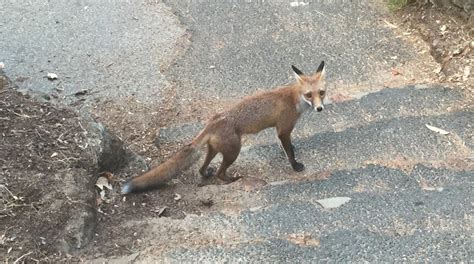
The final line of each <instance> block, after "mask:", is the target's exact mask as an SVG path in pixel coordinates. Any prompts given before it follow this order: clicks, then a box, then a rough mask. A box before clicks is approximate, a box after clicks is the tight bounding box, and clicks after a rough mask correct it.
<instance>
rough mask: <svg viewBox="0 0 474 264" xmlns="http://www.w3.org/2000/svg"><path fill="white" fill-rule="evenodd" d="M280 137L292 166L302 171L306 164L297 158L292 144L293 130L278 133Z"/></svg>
mask: <svg viewBox="0 0 474 264" xmlns="http://www.w3.org/2000/svg"><path fill="white" fill-rule="evenodd" d="M278 138H279V139H280V141H281V145H282V146H283V149H284V150H285V153H286V156H287V157H288V160H289V161H290V164H291V167H292V168H293V170H295V171H297V172H300V171H303V170H304V165H303V163H299V162H297V161H296V159H295V151H294V148H293V144H291V131H290V132H289V133H288V132H287V133H281V134H279V135H278Z"/></svg>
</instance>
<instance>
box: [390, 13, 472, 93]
mask: <svg viewBox="0 0 474 264" xmlns="http://www.w3.org/2000/svg"><path fill="white" fill-rule="evenodd" d="M391 20H392V21H393V22H394V24H395V25H398V26H400V28H401V30H402V31H403V33H402V34H403V35H406V36H407V37H412V38H413V39H419V38H420V37H421V39H423V41H424V42H426V44H427V45H428V46H429V48H430V55H431V56H433V58H434V59H435V60H436V61H437V62H438V63H439V67H438V68H437V69H435V70H434V73H436V74H437V77H438V80H434V81H438V82H446V83H453V84H456V86H457V87H461V88H462V89H465V90H466V92H468V94H470V95H471V96H472V92H473V91H474V90H473V89H474V88H473V87H474V78H472V72H473V71H474V69H473V68H472V65H473V62H474V51H473V50H474V40H473V39H474V15H473V14H472V12H471V14H469V13H467V12H466V11H464V10H462V9H459V8H456V7H455V6H451V7H443V8H438V7H435V6H433V5H431V4H423V5H420V4H411V5H408V6H407V7H405V8H403V9H401V10H398V11H396V12H395V13H394V14H393V16H392V19H391Z"/></svg>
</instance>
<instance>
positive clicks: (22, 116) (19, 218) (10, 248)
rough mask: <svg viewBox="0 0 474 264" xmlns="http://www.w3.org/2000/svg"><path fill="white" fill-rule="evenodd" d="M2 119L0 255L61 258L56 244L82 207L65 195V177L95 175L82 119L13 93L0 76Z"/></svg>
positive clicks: (23, 258)
mask: <svg viewBox="0 0 474 264" xmlns="http://www.w3.org/2000/svg"><path fill="white" fill-rule="evenodd" d="M0 120H1V121H0V137H1V138H0V141H1V142H0V201H1V202H0V226H1V228H0V251H1V253H0V255H2V256H4V261H5V262H6V263H7V262H13V261H15V260H19V261H20V262H23V261H24V262H31V261H36V260H39V261H54V260H60V259H63V258H64V257H66V256H64V255H62V254H61V253H60V252H59V251H58V247H61V246H62V245H60V244H58V241H63V240H64V236H67V235H68V234H65V233H64V232H62V230H64V229H65V228H66V225H67V223H68V221H69V220H70V219H71V218H72V217H75V216H74V213H75V212H76V208H77V207H80V206H81V203H83V201H75V200H73V199H72V198H71V197H69V196H68V194H67V192H65V191H64V190H65V189H66V188H68V187H67V186H66V183H65V182H64V179H63V175H64V173H66V172H67V171H72V170H74V168H81V169H85V170H86V171H88V172H89V173H90V174H93V173H94V171H95V170H96V168H95V167H93V166H91V164H92V163H91V162H90V157H91V156H90V154H89V153H86V152H85V151H84V149H85V148H84V144H85V142H86V138H85V133H84V130H83V128H82V127H81V121H80V118H79V117H78V116H77V114H76V113H75V112H74V111H72V110H70V109H67V108H58V107H53V106H51V105H50V104H48V103H41V102H38V101H37V100H36V99H33V98H31V97H30V96H27V95H23V94H21V93H19V92H17V91H15V90H13V89H12V87H11V85H10V84H9V81H8V80H7V79H6V78H4V77H3V76H1V75H0ZM2 262H3V261H2Z"/></svg>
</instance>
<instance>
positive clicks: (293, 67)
mask: <svg viewBox="0 0 474 264" xmlns="http://www.w3.org/2000/svg"><path fill="white" fill-rule="evenodd" d="M291 68H292V69H293V73H294V74H295V78H296V80H297V81H302V80H303V79H302V78H301V75H304V73H303V72H302V71H300V70H299V69H298V68H296V67H295V65H291Z"/></svg>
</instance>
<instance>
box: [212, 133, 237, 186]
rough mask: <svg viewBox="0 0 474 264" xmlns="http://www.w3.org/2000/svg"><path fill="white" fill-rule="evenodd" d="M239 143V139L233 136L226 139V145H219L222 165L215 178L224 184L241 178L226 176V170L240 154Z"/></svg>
mask: <svg viewBox="0 0 474 264" xmlns="http://www.w3.org/2000/svg"><path fill="white" fill-rule="evenodd" d="M240 148H241V142H240V137H239V136H237V135H236V136H235V137H232V138H227V139H226V143H225V144H224V145H221V146H220V148H219V152H220V153H221V154H222V163H221V166H220V167H219V170H218V171H217V174H216V175H217V177H218V178H219V179H221V180H222V181H224V182H226V183H231V182H234V181H236V180H238V179H240V178H242V177H229V176H227V175H226V171H227V168H229V166H230V165H232V163H234V161H235V160H236V159H237V157H238V156H239V153H240Z"/></svg>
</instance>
